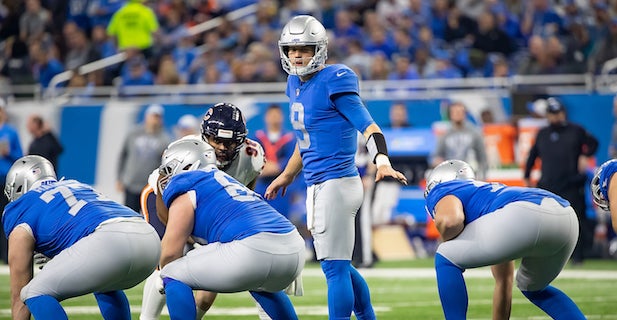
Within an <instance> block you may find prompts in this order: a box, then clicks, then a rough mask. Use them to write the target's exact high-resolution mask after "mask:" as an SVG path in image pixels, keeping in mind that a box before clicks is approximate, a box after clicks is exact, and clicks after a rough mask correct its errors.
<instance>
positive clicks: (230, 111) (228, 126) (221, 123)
mask: <svg viewBox="0 0 617 320" xmlns="http://www.w3.org/2000/svg"><path fill="white" fill-rule="evenodd" d="M246 135H247V130H246V122H245V120H244V117H243V116H242V111H240V109H239V108H238V107H236V106H235V105H233V104H231V103H227V102H221V103H217V104H215V105H214V106H213V107H212V108H210V109H209V110H208V112H206V114H205V115H204V118H203V121H202V123H201V136H202V138H203V140H204V141H206V142H209V143H210V144H212V145H213V146H215V145H216V144H222V145H223V146H224V147H225V150H220V149H219V148H216V147H215V150H216V152H217V154H216V157H217V160H218V161H219V167H225V166H227V165H229V163H231V162H232V161H233V160H234V159H235V158H236V157H237V156H238V152H239V151H240V148H242V144H243V143H244V140H245V139H246Z"/></svg>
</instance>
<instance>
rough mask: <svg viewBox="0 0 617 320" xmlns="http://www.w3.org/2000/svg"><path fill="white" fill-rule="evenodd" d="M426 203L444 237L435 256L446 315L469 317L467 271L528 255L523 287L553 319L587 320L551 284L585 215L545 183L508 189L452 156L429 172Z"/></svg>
mask: <svg viewBox="0 0 617 320" xmlns="http://www.w3.org/2000/svg"><path fill="white" fill-rule="evenodd" d="M424 195H425V198H426V208H427V211H428V212H429V214H430V215H431V217H432V218H433V219H434V220H435V225H436V227H437V229H438V230H439V232H440V234H441V236H442V238H443V241H444V242H442V243H441V244H440V245H439V247H438V248H437V253H436V255H435V269H436V271H437V287H438V291H439V298H440V299H441V304H442V308H443V311H444V314H445V318H446V319H465V318H466V315H467V304H468V300H467V288H466V286H465V280H464V278H463V272H464V271H465V269H468V268H477V267H483V266H490V265H495V264H500V263H504V262H508V261H511V260H514V259H518V258H522V260H521V265H520V268H519V269H518V272H517V274H516V285H517V287H518V288H519V289H520V290H521V292H522V293H523V295H524V296H525V297H527V299H529V300H530V301H531V302H533V303H534V304H535V305H536V306H538V307H539V308H540V309H542V310H543V311H544V312H546V313H547V314H548V315H549V316H551V317H552V318H553V319H570V320H572V319H585V316H584V315H583V313H582V312H581V310H580V309H579V308H578V307H577V306H576V304H575V303H574V302H573V301H572V300H571V299H570V298H569V297H568V296H567V295H566V294H565V293H563V292H562V291H560V290H559V289H557V288H555V287H553V286H551V285H550V283H551V282H552V281H553V280H554V279H555V278H556V277H557V275H559V273H560V272H561V270H562V269H563V267H564V266H565V265H566V263H567V262H568V259H569V258H570V255H571V254H572V252H573V251H574V246H575V245H576V240H577V238H578V219H577V217H576V213H575V212H574V209H572V207H570V203H569V202H568V201H566V200H564V199H563V198H561V197H559V196H557V195H555V194H553V193H551V192H548V191H546V190H543V189H536V188H521V187H506V186H505V185H502V184H498V183H487V182H482V181H478V180H475V179H474V173H473V170H472V169H471V167H470V166H469V164H467V163H465V162H463V161H460V160H448V161H445V162H442V163H441V164H439V165H438V166H437V167H435V169H433V170H432V171H431V173H430V174H429V176H428V178H427V185H426V191H425V194H424Z"/></svg>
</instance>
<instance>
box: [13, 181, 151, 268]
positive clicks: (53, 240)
mask: <svg viewBox="0 0 617 320" xmlns="http://www.w3.org/2000/svg"><path fill="white" fill-rule="evenodd" d="M121 217H126V218H130V217H141V216H140V215H139V214H138V213H136V212H135V211H133V210H131V209H129V208H127V207H125V206H122V205H120V204H118V203H116V202H114V201H111V200H109V199H106V198H104V197H103V196H102V195H101V194H99V193H97V192H96V191H94V190H93V189H92V188H91V187H90V186H88V185H86V184H83V183H80V182H78V181H75V180H64V181H58V182H51V183H48V184H43V185H41V186H40V187H37V188H35V189H32V190H30V191H28V192H27V193H26V194H24V195H23V196H22V197H20V198H19V199H17V200H16V201H13V202H11V203H9V204H8V205H7V206H6V207H5V209H4V214H3V216H2V223H3V226H4V230H5V233H6V236H7V237H8V236H9V234H11V231H13V229H14V228H15V227H17V226H18V225H21V224H27V225H28V226H29V227H30V229H31V230H32V233H33V236H34V238H35V240H36V247H35V250H36V251H37V252H40V253H43V254H45V255H46V256H48V257H50V258H52V257H54V256H56V255H57V254H58V253H60V252H61V251H62V250H64V249H66V248H68V247H70V246H72V245H73V244H74V243H75V242H77V241H78V240H79V239H81V238H83V237H85V236H87V235H89V234H90V233H92V232H93V231H94V230H95V229H96V228H97V227H98V226H99V225H100V224H101V223H102V222H104V221H106V220H108V219H112V218H121Z"/></svg>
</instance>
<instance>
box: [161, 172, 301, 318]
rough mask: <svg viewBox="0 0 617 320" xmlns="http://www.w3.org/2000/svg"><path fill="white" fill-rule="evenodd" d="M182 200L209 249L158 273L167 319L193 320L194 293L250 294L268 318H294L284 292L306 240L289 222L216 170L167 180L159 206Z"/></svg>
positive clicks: (201, 249) (298, 269)
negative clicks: (184, 197) (183, 197)
mask: <svg viewBox="0 0 617 320" xmlns="http://www.w3.org/2000/svg"><path fill="white" fill-rule="evenodd" d="M183 194H189V197H190V198H191V199H192V201H193V208H194V214H195V220H194V224H193V230H192V231H191V234H192V236H193V238H195V240H196V241H198V242H202V241H203V242H207V244H206V245H204V246H201V247H199V248H197V249H195V250H191V251H189V252H188V253H187V254H186V255H185V256H183V257H181V258H178V259H176V260H173V261H171V262H170V263H169V264H167V265H165V266H164V267H163V269H162V270H161V278H163V282H164V284H165V292H166V297H167V307H168V309H169V314H170V317H171V319H195V315H196V312H195V305H194V300H193V293H192V291H191V289H201V290H208V291H212V292H241V291H249V292H250V293H251V295H252V296H253V297H254V298H255V299H256V300H257V301H258V302H259V304H260V305H261V306H262V307H263V309H264V310H265V312H266V313H267V314H268V315H269V316H270V317H272V319H297V316H296V314H295V311H294V309H293V306H292V305H291V301H290V300H289V297H287V296H286V295H285V293H284V292H283V291H282V289H284V288H286V287H287V286H288V285H289V284H290V283H291V282H292V281H294V280H295V279H296V278H297V277H298V275H299V274H300V272H301V271H302V268H303V267H304V240H303V239H302V237H301V236H300V234H299V233H298V231H297V230H296V228H295V227H294V226H293V225H292V224H291V222H289V220H287V219H285V217H283V216H282V215H281V214H280V213H278V212H277V211H276V210H274V209H273V208H272V207H271V206H270V205H269V204H267V203H266V202H265V200H264V199H263V198H261V196H259V195H258V194H257V193H255V192H253V191H251V190H250V189H248V188H247V187H246V186H244V185H242V184H241V183H240V182H238V181H237V180H235V179H234V178H232V177H231V176H230V175H228V174H227V173H225V172H223V171H221V170H219V169H217V168H216V166H214V165H210V166H208V167H206V168H204V169H203V170H197V171H190V172H185V173H181V174H178V175H176V176H174V177H172V179H171V180H170V181H169V184H168V185H167V187H166V189H165V191H164V192H163V201H164V202H165V205H166V206H167V207H171V205H172V203H173V202H174V199H176V198H177V197H178V196H180V195H183ZM163 243H165V242H163ZM186 301H193V303H189V304H187V303H186Z"/></svg>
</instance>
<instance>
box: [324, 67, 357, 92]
mask: <svg viewBox="0 0 617 320" xmlns="http://www.w3.org/2000/svg"><path fill="white" fill-rule="evenodd" d="M328 72H329V73H328V77H327V78H328V86H327V88H328V96H329V97H332V96H333V95H335V94H337V93H347V92H353V93H356V94H358V95H359V94H360V85H359V83H358V76H357V75H356V74H355V72H353V70H351V69H349V68H348V67H346V66H345V65H342V64H339V65H334V66H333V68H332V69H331V70H328Z"/></svg>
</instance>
